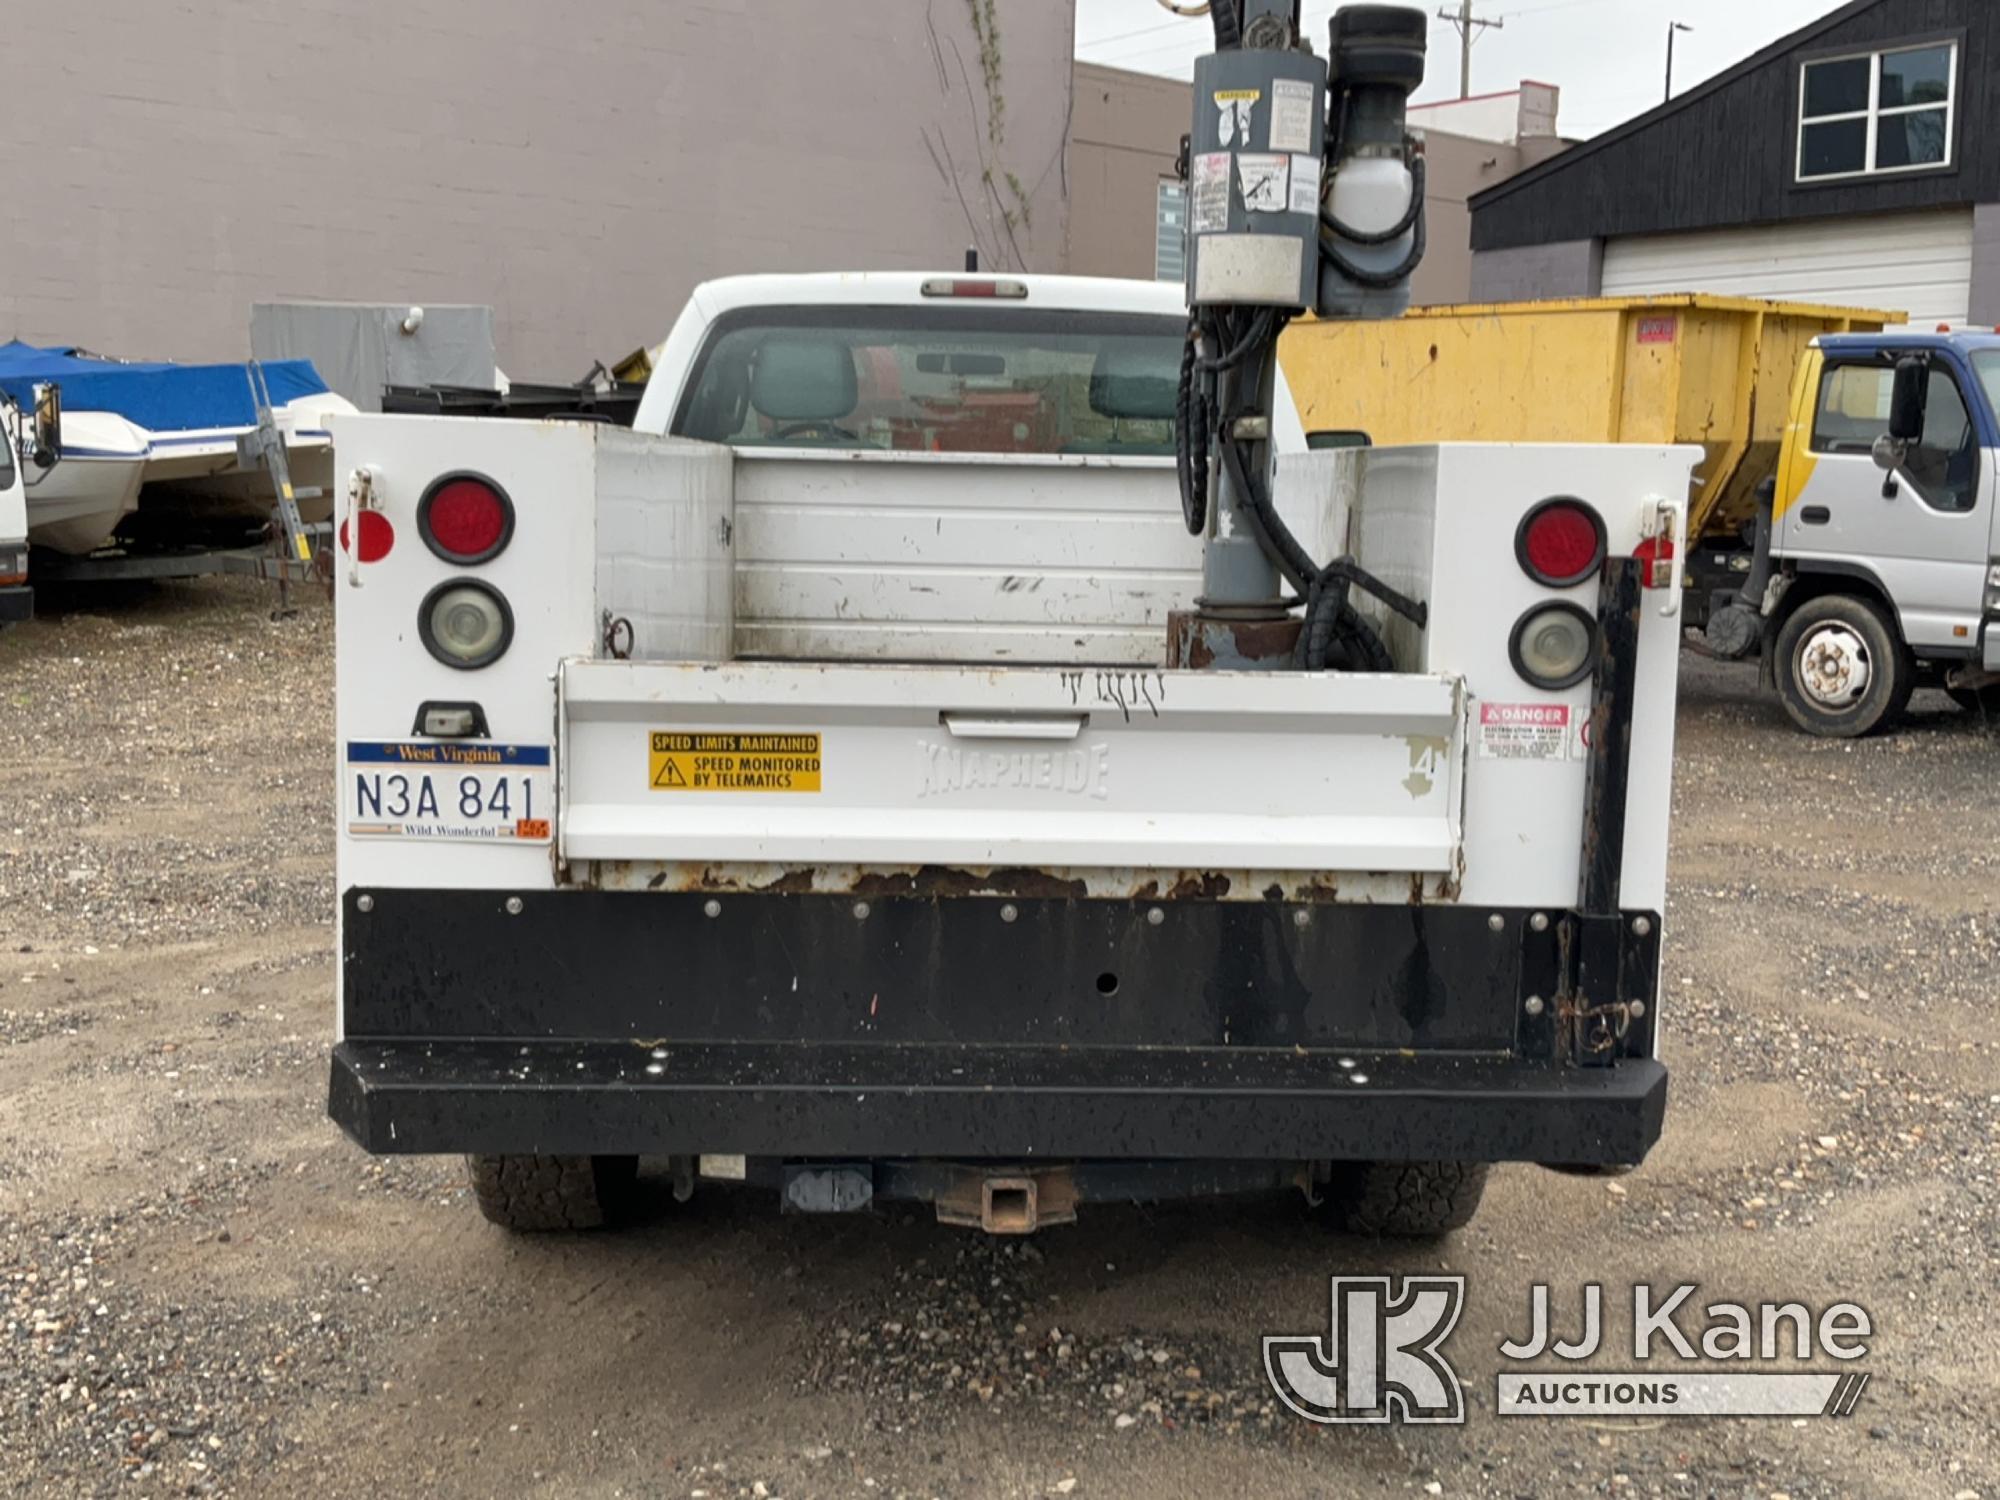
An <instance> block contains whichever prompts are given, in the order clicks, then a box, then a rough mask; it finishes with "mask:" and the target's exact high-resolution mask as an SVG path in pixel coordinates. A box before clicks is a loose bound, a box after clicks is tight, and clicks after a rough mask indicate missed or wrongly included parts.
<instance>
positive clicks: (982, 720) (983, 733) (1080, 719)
mask: <svg viewBox="0 0 2000 1500" xmlns="http://www.w3.org/2000/svg"><path fill="white" fill-rule="evenodd" d="M938 722H939V723H940V724H942V725H944V727H945V728H946V729H947V730H948V731H949V732H950V733H951V734H953V735H954V736H956V737H957V738H959V739H962V740H1073V739H1075V738H1076V737H1077V736H1078V735H1080V734H1082V733H1083V728H1084V726H1085V725H1086V724H1088V723H1089V722H1090V715H1089V714H1035V715H1028V714H1019V715H1016V714H980V713H950V712H946V713H941V714H939V715H938Z"/></svg>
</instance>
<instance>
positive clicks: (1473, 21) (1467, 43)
mask: <svg viewBox="0 0 2000 1500" xmlns="http://www.w3.org/2000/svg"><path fill="white" fill-rule="evenodd" d="M1438 19H1439V20H1440V21H1449V22H1451V24H1452V26H1453V28H1454V29H1455V30H1456V31H1457V32H1458V97H1459V98H1461V99H1470V98H1471V97H1472V43H1473V39H1474V38H1475V37H1477V36H1478V35H1479V33H1480V32H1482V31H1484V30H1485V29H1486V28H1487V27H1489V26H1491V27H1493V28H1494V29H1495V30H1496V31H1498V30H1501V29H1503V28H1504V27H1505V26H1506V24H1507V23H1506V22H1505V21H1502V20H1498V19H1495V20H1490V21H1488V20H1481V19H1479V18H1478V17H1476V16H1474V15H1473V14H1472V0H1458V9H1457V11H1455V12H1454V11H1449V10H1441V11H1439V12H1438Z"/></svg>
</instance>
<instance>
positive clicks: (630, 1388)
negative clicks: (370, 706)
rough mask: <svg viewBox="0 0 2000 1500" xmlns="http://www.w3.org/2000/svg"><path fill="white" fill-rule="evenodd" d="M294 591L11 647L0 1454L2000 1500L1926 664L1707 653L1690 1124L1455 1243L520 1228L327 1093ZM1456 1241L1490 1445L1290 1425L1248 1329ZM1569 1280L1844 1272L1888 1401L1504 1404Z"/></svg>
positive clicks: (1267, 1233) (1998, 1127)
mask: <svg viewBox="0 0 2000 1500" xmlns="http://www.w3.org/2000/svg"><path fill="white" fill-rule="evenodd" d="M271 602H272V601H271V598H270V596H269V595H267V594H265V593H263V592H261V591H259V590H256V589H254V588H251V587H248V586H239V585H235V584H231V583H224V582H219V581H218V582H210V583H205V584H200V585H183V586H175V587H170V588H162V589H157V590H150V591H140V592H135V593H129V594H122V595H116V596H112V597H110V598H103V597H99V598H94V599H88V600H84V601H80V602H73V603H71V604H70V605H68V606H67V607H65V608H63V609H61V610H59V611H58V612H56V613H54V614H53V615H52V616H51V617H49V618H45V619H44V620H42V621H40V622H37V623H36V624H34V625H32V626H29V627H25V628H22V629H19V630H15V631H12V632H10V633H7V634H5V635H0V693H4V696H5V703H6V709H7V712H6V714H5V717H4V719H0V914H4V925H0V935H3V936H4V943H0V1488H4V1489H5V1490H6V1491H8V1492H10V1493H18V1494H24V1495H42V1494H46V1495H76V1494H151V1493H158V1494H182V1493H186V1494H234V1495H253V1494H254V1495H290V1494H311V1495H314V1496H338V1495H348V1494H355V1495H364V1494H366V1495H376V1494H381V1493H385V1492H386V1493H411V1492H430V1493H439V1494H453V1495H456V1494H467V1495H484V1494H491V1493H496V1492H502V1491H506V1492H511V1493H515V1494H520V1495H572V1494H580V1493H581V1494H591V1495H633V1496H710V1497H717V1500H720V1497H724V1496H753V1497H755V1496H818V1495H858V1496H892V1495H910V1496H925V1495H971V1496H984V1495H1018V1496H1040V1495H1048V1494H1056V1495H1062V1494H1075V1495H1080V1496H1090V1495H1126V1494H1138V1493H1153V1494H1161V1495H1168V1494H1189V1495H1231V1494H1239V1493H1249V1492H1253V1491H1254V1492H1260V1493H1267V1494H1272V1495H1300V1496H1307V1495H1324V1496H1336V1495H1348V1494H1356V1493H1377V1492H1381V1493H1408V1494H1413V1495H1415V1494H1444V1495H1491V1496H1525V1495H1537V1496H1539V1495H1557V1494H1617V1495H1632V1496H1637V1495H1665V1496H1690V1497H1695V1496H1710V1495H1715V1496H1758V1497H1762V1500H1775V1497H1778V1496H1788V1497H1791V1500H1807V1497H1833V1496H1853V1495H1870V1496H1877V1495H1880V1496H1897V1495H1911V1496H1936V1497H1943V1500H1952V1497H1961V1500H1962V1497H1965V1496H1968V1495H1979V1496H1985V1497H1987V1500H2000V1443H1996V1438H1995V1433H1996V1430H2000V1354H1996V1352H1995V1351H1996V1349H2000V1313H1996V1310H1995V1298H1994V1296H1993V1290H1994V1286H1995V1281H1996V1271H2000V1213H1996V1200H2000V1191H1996V1180H1995V1164H1996V1143H2000V1093H1996V1092H1995V1090H1996V1088H2000V1066H1996V1063H2000V1055H1997V1054H1996V1041H1995V1039H1994V1033H1993V1028H1992V1026H1991V1025H1990V1023H1989V1022H1988V1020H1987V1011H1988V1009H1989V1008H1990V1005H1991V1003H1992V1000H1993V996H1994V991H1995V985H1994V976H1995V972H1996V958H2000V883H1996V880H1995V866H1996V860H2000V854H1996V852H1995V849H1996V846H1995V844H1994V842H1993V837H1992V830H1993V829H1994V827H1995V826H1996V825H1997V824H2000V820H1997V819H1996V813H2000V779H1996V777H1995V776H1994V774H1993V772H1994V767H1995V764H1996V760H1995V753H1996V748H2000V744H1996V741H2000V728H1989V727H1988V726H1986V725H1983V724H1982V723H1980V722H1979V721H1978V720H1977V719H1975V718H1973V717H1971V716H1968V715H1965V714H1962V713H1959V712H1957V711H1956V710H1954V709H1952V708H1951V707H1950V706H1949V705H1948V704H1947V703H1946V702H1945V701H1944V700H1943V699H1942V698H1940V697H1937V696H1935V695H1929V694H1924V695H1919V697H1918V699H1917V702H1916V705H1915V707H1914V709H1913V712H1912V715H1911V717H1910V721H1909V722H1908V723H1907V724H1906V725H1905V726H1904V727H1903V728H1902V730H1901V731H1900V732H1899V733H1898V734H1897V735H1895V736H1894V737H1891V738H1885V739H1880V740H1874V741H1869V742H1866V743H1863V744H1858V745H1850V744H1836V743H1820V742H1815V741H1810V740H1807V739H1804V738H1802V737H1800V736H1798V735H1795V734H1793V733H1792V732H1791V731H1790V730H1789V729H1788V728H1787V727H1786V725H1785V724H1784V723H1783V722H1782V721H1781V718H1780V716H1779V715H1778V713H1777V712H1776V711H1775V710H1774V709H1773V708H1771V707H1769V706H1767V705H1766V704H1764V703H1763V702H1761V701H1760V700H1759V698H1758V696H1757V694H1756V691H1755V684H1754V679H1753V677H1752V675H1751V674H1750V673H1749V672H1748V671H1747V670H1746V669H1743V668H1728V667H1720V666H1716V665H1713V664H1709V663H1704V662H1700V661H1697V660H1692V659H1691V660H1689V661H1688V662H1687V663H1686V665H1685V674H1684V684H1683V685H1684V692H1683V709H1682V714H1681V724H1680V733H1681V744H1682V753H1681V756H1680V777H1679V784H1678V786H1677V788H1676V794H1675V828H1676V845H1675V855H1674V859H1675V865H1674V880H1673V893H1672V901H1671V916H1670V927H1669V933H1668V943H1669V953H1668V960H1667V975H1666V983H1667V988H1668V994H1667V997H1666V1003H1665V1006H1664V1007H1663V1016H1664V1018H1665V1021H1666V1026H1667V1036H1668V1041H1667V1044H1666V1045H1667V1048H1668V1061H1669V1063H1670V1065H1671V1066H1672V1068H1673V1069H1674V1098H1673V1103H1672V1106H1671V1107H1670V1110H1669V1116H1668V1127H1667V1136H1666V1139H1665V1140H1664V1141H1663V1142H1662V1144H1661V1146H1660V1148H1659V1150H1658V1151H1657V1152H1656V1153H1655V1154H1654V1156H1653V1158H1652V1160H1651V1161H1650V1162H1649V1163H1648V1164H1647V1166H1646V1167H1645V1168H1644V1169H1643V1170H1642V1171H1640V1172H1639V1173H1637V1174H1634V1175H1632V1176H1630V1177H1627V1178H1624V1179H1622V1180H1612V1181H1606V1180H1601V1179H1599V1180H1592V1179H1576V1178H1566V1177H1558V1176H1554V1175H1552V1174H1549V1173H1545V1172H1541V1171H1537V1170H1534V1169H1528V1168H1514V1169H1508V1170H1505V1171H1502V1172H1501V1173H1499V1174H1497V1175H1496V1177H1495V1180H1494V1184H1493V1187H1492V1189H1491V1191H1490V1192H1489V1194H1488V1197H1487V1205H1486V1208H1485V1210H1484V1211H1483V1213H1482V1214H1481V1216H1480V1218H1479V1219H1478V1220H1477V1221H1475V1223H1474V1224H1473V1226H1472V1227H1471V1228H1470V1229H1469V1230H1467V1231H1465V1232H1464V1233H1462V1234H1460V1235H1458V1236H1457V1237H1455V1238H1454V1239H1453V1240H1451V1241H1450V1242H1448V1243H1447V1244H1446V1245H1445V1246H1443V1247H1441V1248H1433V1249H1431V1250H1429V1251H1415V1250H1408V1249H1401V1248H1393V1247H1391V1248H1385V1247H1383V1246H1380V1245H1377V1244H1373V1243H1370V1242H1367V1241H1363V1240H1354V1239H1345V1238H1341V1237H1339V1236H1335V1235H1331V1234H1329V1233H1327V1232H1326V1231H1325V1230H1324V1229H1323V1228H1321V1227H1320V1226H1319V1225H1318V1224H1316V1223H1314V1222H1312V1221H1309V1220H1308V1219H1307V1218H1306V1217H1305V1216H1304V1215H1303V1213H1302V1212H1301V1210H1300V1208H1299V1207H1298V1206H1297V1204H1296V1203H1294V1202H1292V1201H1288V1200H1265V1199H1258V1200H1250V1201H1245V1202H1240V1203H1224V1204H1217V1203H1207V1204H1193V1205H1174V1206H1166V1207H1159V1208H1151V1209H1138V1208H1133V1209H1099V1210H1095V1211H1089V1212H1086V1214H1085V1216H1084V1218H1083V1220H1082V1221H1081V1222H1080V1223H1079V1224H1077V1225H1075V1226H1073V1227H1068V1228H1061V1229H1056V1230H1053V1231H1050V1232H1047V1233H1045V1234H1043V1235H1040V1236H1038V1237H1036V1238H1035V1239H1034V1240H1032V1241H1029V1242H1006V1241H989V1240H985V1239H982V1238H979V1237H977V1236H974V1235H969V1234H967V1233H965V1232H963V1231H957V1230H950V1229H944V1228H941V1227H940V1226H938V1225H937V1224H935V1223H934V1222H931V1221H929V1220H928V1219H927V1218H926V1216H925V1215H923V1214H922V1213H920V1212H916V1211H913V1210H894V1211H889V1212H884V1213H882V1214H879V1215H875V1216H871V1217H867V1218H860V1219H841V1220H831V1221H827V1220H800V1219H795V1218H781V1217H779V1216H778V1215H777V1214H776V1212H775V1207H774V1204H773V1203H772V1202H771V1201H770V1200H769V1199H767V1198H763V1197H760V1196H758V1195H757V1194H755V1193H751V1192H747V1191H744V1192H732V1191H726V1190H707V1189H705V1190H704V1191H703V1192H702V1193H701V1194H700V1195H698V1196H697V1198H696V1199H695V1200H694V1201H693V1202H692V1203H690V1204H688V1205H686V1206H684V1207H675V1206H673V1205H672V1204H671V1203H670V1201H669V1199H668V1196H667V1194H666V1192H665V1189H664V1186H663V1185H660V1184H649V1188H650V1190H651V1191H652V1192H653V1194H654V1196H655V1198H656V1199H657V1200H658V1206H659V1207H660V1208H661V1210H662V1212H661V1213H660V1214H659V1215H658V1216H657V1217H656V1219H655V1221H654V1222H652V1223H650V1224H648V1225H647V1226H646V1227H643V1228H635V1229H631V1230H627V1231H621V1232H618V1233H614V1234H609V1235H603V1236H597V1237H578V1238H567V1239H566V1238H556V1239H547V1240H532V1241H529V1240H515V1239H511V1238H509V1237H508V1236H506V1235H503V1234H502V1233H500V1232H499V1231H497V1230H494V1229H492V1228H490V1227H489V1226H487V1225H486V1224H485V1223H484V1222H483V1221H481V1220H480V1219H479V1218H478V1216H477V1214H476V1213H475V1212H474V1211H473V1210H472V1207H471V1205H470V1203H469V1202H468V1200H467V1195H466V1192H465V1190H464V1187H463V1184H462V1181H461V1177H460V1173H459V1170H458V1167H457V1164H456V1163H453V1162H443V1161H432V1160H421V1159H420V1160H408V1161H394V1162H386V1163H381V1162H375V1161H371V1160H370V1159H368V1158H367V1157H365V1156H363V1155H362V1154H361V1153H360V1152H359V1151H357V1150H355V1149H354V1148H353V1147H351V1146H350V1145H349V1144H348V1143H347V1142H346V1141H345V1140H344V1139H343V1138H342V1137H341V1136H340V1135H339V1133H338V1132H337V1131H335V1130H334V1128H333V1127H332V1126H331V1125H329V1124H328V1123H326V1121H325V1118H324V1092H325V1053H326V1047H327V1041H328V1035H329V1026H330V1018H331V965H330V959H329V952H328V949H329V939H330V921H329V913H330V911H331V906H332V899H333V890H332V880H331V868H332V859H331V847H330V844H331V833H330V817H329V807H330V796H329V792H330V788H329V786H328V780H327V774H326V770H327V765H328V761H329V758H330V754H331V746H330V740H331V711H330V681H331V679H330V660H329V656H330V652H329V644H330V629H329V625H330V618H329V615H328V612H327V610H326V608H325V606H324V604H323V603H321V602H319V601H318V600H309V601H307V602H306V604H305V606H304V608H303V609H302V610H301V612H300V613H299V614H298V615H297V616H295V617H293V618H289V619H284V620H273V619H272V618H271V617H270V606H271ZM1441 1267H1442V1268H1446V1269H1449V1270H1451V1271H1454V1272H1463V1273H1464V1274H1466V1275H1467V1276H1468V1277H1469V1278H1470V1279H1471V1281H1470V1284H1471V1294H1470V1298H1469V1303H1468V1307H1467V1310H1466V1313H1465V1316H1464V1319H1463V1320H1462V1322H1461V1323H1460V1325H1459V1328H1458V1331H1457V1332H1456V1333H1455V1334H1454V1335H1453V1339H1452V1343H1451V1345H1450V1346H1449V1348H1450V1352H1451V1354H1452V1357H1453V1359H1454V1362H1455V1363H1456V1364H1457V1366H1458V1369H1459V1371H1460V1373H1461V1374H1462V1375H1463V1376H1465V1377H1466V1379H1467V1381H1468V1382H1469V1391H1468V1396H1469V1401H1470V1405H1471V1420H1470V1422H1469V1424H1468V1425H1467V1426H1465V1427H1463V1428H1447V1429H1402V1430H1386V1429H1377V1430H1368V1429H1320V1428H1314V1427H1310V1426H1308V1425H1306V1424H1304V1423H1300V1422H1297V1421H1295V1420H1293V1419H1291V1418H1290V1417H1289V1416H1286V1415H1283V1414H1281V1413H1280V1412H1278V1411H1277V1410H1276V1409H1275V1408H1274V1403H1273V1402H1272V1400H1271V1398H1270V1395H1269V1392H1268V1389H1267V1388H1266V1387H1265V1385H1264V1384H1263V1381H1262V1379H1261V1376H1260V1374H1259V1369H1258V1354H1257V1347H1258V1346H1257V1338H1258V1335H1260V1334H1262V1333H1265V1332H1279V1331H1285V1332H1303V1331H1311V1330H1312V1329H1313V1328H1314V1326H1315V1323H1316V1322H1317V1323H1318V1324H1319V1325H1320V1326H1322V1327H1323V1323H1324V1318H1325V1308H1326V1277H1327V1276H1328V1274H1330V1273H1333V1272H1347V1273H1357V1272H1367V1271H1390V1272H1396V1271H1417V1270H1436V1269H1439V1268H1441ZM1590 1279H1596V1280H1599V1281H1602V1282H1604V1283H1606V1285H1607V1287H1608V1288H1611V1289H1613V1290H1614V1296H1616V1295H1617V1294H1616V1292H1615V1289H1617V1288H1619V1287H1622V1286H1624V1285H1629V1284H1630V1282H1632V1281H1633V1280H1636V1279H1648V1280H1651V1281H1653V1282H1655V1283H1656V1284H1663V1283H1677V1282H1681V1281H1700V1282H1701V1283H1702V1285H1703V1289H1704V1291H1705V1292H1707V1293H1713V1294H1716V1295H1719V1296H1723V1297H1727V1298H1731V1299H1734V1300H1742V1301H1750V1300H1755V1299H1757V1298H1761V1297H1796V1298H1799V1299H1802V1300H1806V1301H1809V1302H1814V1303H1818V1304H1823V1303H1826V1302H1831V1301H1836V1300H1842V1299H1851V1300H1855V1301H1858V1302H1861V1303H1862V1304H1864V1305H1865V1306H1866V1307H1868V1308H1869V1310H1870V1312H1871V1313H1872V1314H1873V1315H1874V1318H1875V1321H1876V1324H1877V1327H1878V1330H1879V1333H1878V1336H1877V1338H1876V1340H1875V1341H1874V1345H1873V1349H1872V1353H1871V1356H1870V1358H1869V1360H1868V1362H1867V1366H1866V1368H1867V1369H1868V1370H1869V1371H1870V1373H1871V1375H1872V1383H1871V1384H1870V1386H1869V1388H1868V1392H1867V1395H1866V1398H1865V1399H1864V1401H1863V1402H1862V1405H1861V1407H1860V1409H1859V1411H1858V1412H1857V1413H1856V1415H1855V1416H1854V1417H1853V1418H1852V1419H1851V1420H1848V1421H1845V1422H1822V1421H1814V1422H1811V1423H1809V1424H1797V1425H1794V1424H1790V1423H1786V1422H1756V1421H1738V1422H1715V1421H1686V1420H1681V1421H1674V1422H1651V1423H1648V1422H1640V1421H1622V1422H1605V1423H1598V1424H1591V1423H1586V1422H1583V1421H1566V1422H1554V1421H1534V1420H1507V1421H1501V1420H1499V1419H1497V1418H1495V1417H1494V1416H1493V1415H1492V1411H1491V1403H1492V1392H1493V1376H1494V1373H1495V1371H1496V1370H1497V1369H1498V1368H1499V1363H1500V1362H1499V1356H1498V1354H1497V1352H1496V1349H1497V1345H1498V1343H1499V1341H1500V1340H1501V1339H1503V1338H1505V1337H1508V1336H1510V1335H1514V1334H1518V1333H1520V1332H1521V1331H1522V1325H1523V1323H1524V1321H1525V1319H1524V1309H1525V1307H1526V1305H1527V1290H1526V1289H1527V1287H1528V1285H1529V1283H1530V1282H1533V1281H1537V1280H1543V1281H1552V1282H1554V1283H1556V1284H1557V1285H1558V1286H1560V1287H1572V1288H1573V1287H1575V1286H1576V1285H1578V1284H1579V1283H1580V1282H1582V1281H1584V1280H1590ZM1561 1311H1562V1310H1561V1308H1560V1304H1559V1315H1560V1314H1561ZM1615 1326H1616V1325H1614V1329H1615Z"/></svg>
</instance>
